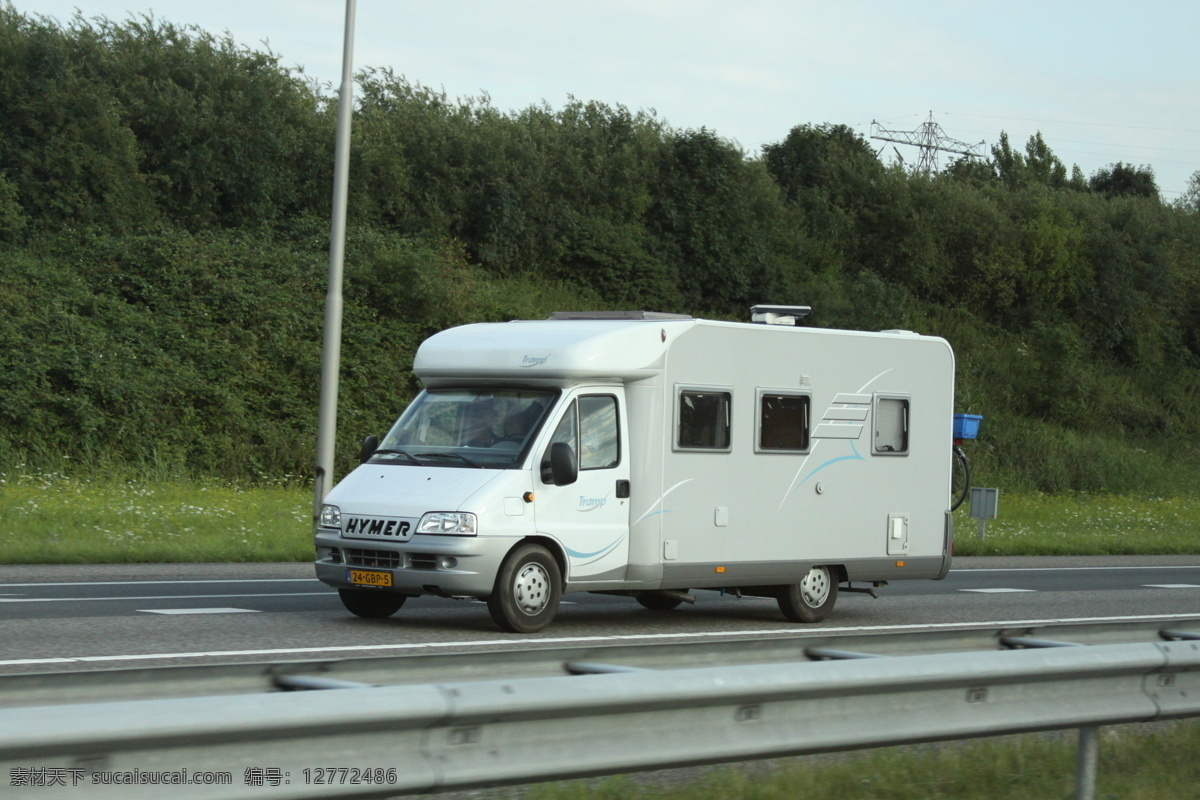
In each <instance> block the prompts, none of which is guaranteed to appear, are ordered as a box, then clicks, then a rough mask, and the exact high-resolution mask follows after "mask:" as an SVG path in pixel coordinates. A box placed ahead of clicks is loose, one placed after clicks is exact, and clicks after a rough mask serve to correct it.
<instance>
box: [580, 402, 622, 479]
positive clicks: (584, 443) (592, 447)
mask: <svg viewBox="0 0 1200 800" xmlns="http://www.w3.org/2000/svg"><path fill="white" fill-rule="evenodd" d="M618 430H619V428H618V426H617V398H615V397H613V396H612V395H603V394H593V395H585V396H583V397H580V398H579V445H580V447H579V468H580V469H608V468H609V467H615V466H616V465H617V464H618V463H620V461H621V448H620V437H619V436H618V434H617V431H618Z"/></svg>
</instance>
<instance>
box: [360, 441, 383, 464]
mask: <svg viewBox="0 0 1200 800" xmlns="http://www.w3.org/2000/svg"><path fill="white" fill-rule="evenodd" d="M378 449H379V437H378V436H376V435H375V434H371V435H370V436H368V437H367V438H365V439H363V440H362V444H361V445H360V446H359V448H358V463H360V464H365V463H367V459H369V458H370V457H371V456H373V455H375V451H376V450H378Z"/></svg>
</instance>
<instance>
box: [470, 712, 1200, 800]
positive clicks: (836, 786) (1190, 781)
mask: <svg viewBox="0 0 1200 800" xmlns="http://www.w3.org/2000/svg"><path fill="white" fill-rule="evenodd" d="M1076 752H1077V739H1076V737H1075V735H1074V733H1073V732H1064V733H1063V734H1061V735H1060V734H1028V735H1023V736H1010V737H1002V738H998V739H976V740H970V741H966V742H961V743H947V744H944V745H933V746H929V745H924V746H917V747H911V746H909V747H893V748H884V749H880V750H872V751H867V752H863V753H853V754H849V755H845V756H813V757H806V758H800V759H788V760H785V761H780V762H776V763H775V764H774V765H772V767H770V768H767V767H765V766H764V767H763V768H759V765H756V764H754V763H751V764H749V765H739V766H736V767H735V766H729V767H720V768H714V769H711V770H705V771H704V772H703V774H702V777H701V778H699V779H696V780H689V781H687V782H684V783H666V784H664V782H663V781H660V780H651V779H647V778H646V777H645V776H634V777H618V778H607V779H603V780H599V781H595V780H593V781H570V782H564V783H555V784H545V785H541V786H534V787H528V788H526V789H523V790H521V792H520V794H519V796H520V797H522V798H523V800H711V798H730V799H731V800H734V799H735V800H792V798H797V797H802V798H805V800H845V799H846V798H857V797H870V798H873V799H874V800H985V798H986V800H1054V799H1055V798H1062V799H1063V800H1067V798H1071V797H1073V796H1074V792H1075V758H1076ZM1198 752H1200V722H1197V721H1188V722H1182V723H1177V724H1172V725H1168V726H1157V727H1155V728H1154V729H1152V730H1146V729H1143V728H1140V727H1134V726H1120V727H1111V728H1104V729H1102V730H1101V742H1100V759H1099V768H1098V771H1097V781H1096V797H1098V798H1118V797H1119V798H1122V799H1123V800H1181V799H1182V798H1189V797H1191V798H1194V797H1197V796H1198V795H1197V787H1198V786H1200V760H1198V759H1197V758H1196V757H1195V756H1196V753H1198ZM516 796H518V795H517V794H516V793H515V792H509V793H507V794H499V795H489V797H516Z"/></svg>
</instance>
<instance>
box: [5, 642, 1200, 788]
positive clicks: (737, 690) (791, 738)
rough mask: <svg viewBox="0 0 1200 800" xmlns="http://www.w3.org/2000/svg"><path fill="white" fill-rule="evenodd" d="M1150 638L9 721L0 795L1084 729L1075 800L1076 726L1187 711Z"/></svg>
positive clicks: (485, 769)
mask: <svg viewBox="0 0 1200 800" xmlns="http://www.w3.org/2000/svg"><path fill="white" fill-rule="evenodd" d="M1160 637H1161V639H1162V640H1161V641H1158V642H1141V643H1133V644H1099V645H1092V646H1054V645H1067V644H1070V643H1069V642H1062V641H1049V640H1042V639H1035V638H1034V637H1028V636H1024V637H1016V636H1014V637H1013V639H1014V641H1011V642H1009V643H1008V644H1009V646H1011V647H1016V648H1019V649H1008V650H1001V651H995V652H970V653H963V652H957V653H948V654H947V653H941V654H932V655H908V656H893V657H876V658H857V657H849V658H848V657H846V656H854V655H860V654H863V653H861V651H860V652H850V653H848V652H845V651H844V650H843V651H842V652H838V650H837V649H834V648H822V649H821V651H819V652H817V653H814V655H816V656H817V657H819V658H823V659H825V660H820V661H811V662H798V663H772V664H754V665H742V666H733V667H724V666H723V667H702V668H695V669H673V670H650V669H643V670H630V669H628V667H627V666H625V667H619V668H618V669H617V670H615V671H611V672H607V673H605V672H604V666H603V665H601V664H596V663H591V664H584V665H576V667H577V669H576V670H575V671H578V672H583V673H586V674H582V675H574V676H563V677H549V678H547V677H542V678H521V679H509V680H479V681H468V682H443V683H435V684H423V685H408V686H390V687H363V688H330V689H329V690H326V691H308V692H289V693H275V694H241V695H226V696H219V697H193V698H182V699H173V700H156V701H123V702H112V703H97V704H87V705H57V706H28V707H20V708H10V709H6V710H3V711H0V770H3V773H2V774H0V781H2V780H3V777H4V775H7V777H8V780H9V785H10V786H12V787H14V789H15V788H16V787H18V786H24V787H27V788H25V789H24V790H23V791H22V792H21V793H20V794H17V793H16V791H13V792H12V796H14V797H21V798H24V797H28V798H30V800H45V799H49V800H57V799H58V798H78V797H86V798H88V800H105V799H106V798H113V800H116V799H117V798H119V799H120V800H138V798H143V797H145V798H159V797H162V796H163V795H164V793H165V790H164V787H163V786H162V785H161V783H162V780H169V779H172V778H174V779H177V780H179V781H180V782H179V783H177V784H175V785H171V786H170V787H169V793H170V795H171V797H172V798H173V800H191V799H192V798H203V799H204V800H226V799H227V798H248V799H249V798H257V799H258V800H265V799H267V800H277V799H279V798H296V799H299V798H318V797H320V798H333V797H338V798H351V797H381V796H388V795H397V794H412V793H424V792H438V791H445V790H451V789H466V788H472V787H482V786H492V785H502V784H511V783H527V782H532V781H539V780H552V779H565V778H576V777H586V776H591V775H601V774H611V773H617V772H629V771H636V770H644V769H657V768H664V767H677V766H688V765H695V764H710V763H719V762H724V761H735V760H747V759H755V758H772V757H778V756H788V755H801V754H807V753H819V752H830V751H841V750H854V749H861V748H869V747H876V746H884V745H895V744H905V743H915V742H929V741H939V740H947V739H960V738H970V737H977V736H986V735H994V734H1007V733H1022V732H1031V731H1041V730H1053V729H1065V728H1081V729H1083V731H1084V734H1083V735H1082V736H1081V744H1082V747H1081V751H1080V752H1081V756H1080V773H1079V775H1080V777H1079V788H1080V791H1081V793H1080V794H1078V795H1077V797H1090V794H1089V792H1090V788H1089V785H1090V784H1089V774H1090V775H1091V776H1093V778H1092V779H1093V780H1094V766H1095V758H1094V755H1095V736H1094V735H1091V736H1089V735H1088V732H1089V731H1091V732H1092V733H1093V734H1094V728H1095V727H1096V726H1100V725H1111V724H1120V723H1131V722H1148V721H1155V720H1168V719H1177V718H1183V717H1194V716H1200V634H1197V633H1195V632H1193V631H1190V630H1175V631H1171V632H1166V631H1164V632H1162V633H1160ZM855 650H856V651H859V648H855ZM866 655H871V654H866ZM597 672H600V673H601V674H597ZM319 683H320V682H319V681H316V682H314V685H319ZM1089 759H1090V766H1089V764H1088V761H1089ZM197 778H199V779H200V780H201V781H203V783H196V782H195V779H197ZM225 778H228V782H225V780H224V779H225ZM51 780H52V781H53V783H54V785H46V784H47V783H49V782H51ZM106 781H108V782H106ZM117 781H119V782H117ZM156 781H157V782H156ZM85 787H86V788H85Z"/></svg>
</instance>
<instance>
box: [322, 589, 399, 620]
mask: <svg viewBox="0 0 1200 800" xmlns="http://www.w3.org/2000/svg"><path fill="white" fill-rule="evenodd" d="M338 597H340V598H341V599H342V605H344V606H345V607H346V610H347V611H349V612H350V613H351V614H355V615H356V616H359V617H366V618H368V619H384V618H385V617H390V616H391V615H392V614H395V613H396V612H397V611H399V610H400V606H402V605H404V601H405V600H407V599H408V595H406V594H396V593H395V592H382V591H377V590H374V589H338Z"/></svg>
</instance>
